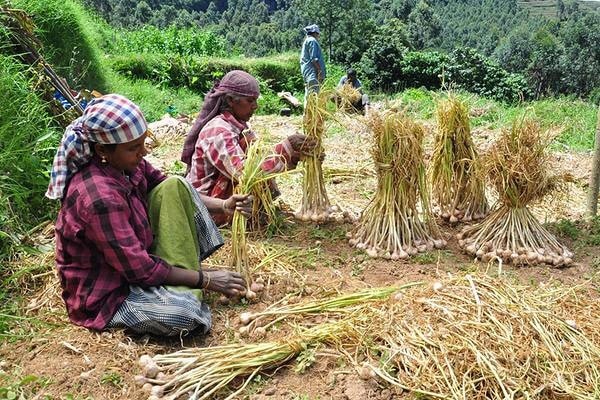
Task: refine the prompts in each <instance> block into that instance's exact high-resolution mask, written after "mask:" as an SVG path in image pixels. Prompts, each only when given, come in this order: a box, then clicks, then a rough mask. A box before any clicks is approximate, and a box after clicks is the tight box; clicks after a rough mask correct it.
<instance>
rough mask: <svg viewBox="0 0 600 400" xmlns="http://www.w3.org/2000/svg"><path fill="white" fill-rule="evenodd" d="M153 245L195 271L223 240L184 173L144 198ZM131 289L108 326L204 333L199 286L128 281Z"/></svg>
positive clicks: (207, 319)
mask: <svg viewBox="0 0 600 400" xmlns="http://www.w3.org/2000/svg"><path fill="white" fill-rule="evenodd" d="M148 216H149V220H150V225H151V227H152V231H153V232H154V244H153V247H152V249H151V253H152V254H154V255H156V256H158V257H160V258H162V259H163V260H165V261H166V262H168V263H169V264H171V265H176V266H179V267H183V268H188V269H193V270H198V269H199V267H200V261H202V260H204V259H205V258H206V257H208V256H210V255H211V254H212V253H213V252H214V251H215V250H217V249H218V248H219V247H221V246H222V245H223V238H222V237H221V234H220V233H219V230H218V228H217V226H216V225H215V223H214V222H213V220H212V218H211V217H210V215H209V213H208V210H207V209H206V206H205V205H204V203H202V201H201V200H200V196H199V195H198V193H197V192H196V190H195V189H194V188H193V187H192V186H191V185H190V184H189V183H188V182H187V181H186V180H185V179H183V178H181V177H171V178H168V179H166V180H165V181H164V182H162V183H161V184H160V185H158V186H157V187H156V188H154V190H152V192H150V195H149V198H148ZM129 289H130V293H129V295H128V296H127V298H126V299H125V301H124V302H123V304H121V306H120V307H119V309H118V310H117V312H116V314H115V315H114V316H113V318H112V319H111V321H110V322H109V323H108V325H107V326H106V327H107V328H127V329H129V330H131V331H133V332H136V333H140V334H145V333H149V334H154V335H160V336H174V335H183V334H186V333H188V332H191V331H197V332H198V333H201V334H206V333H207V332H208V331H209V330H210V327H211V315H210V310H209V308H208V306H207V305H206V304H205V303H203V302H202V301H201V300H200V299H199V293H198V292H199V291H192V290H189V289H187V288H173V287H165V286H159V287H149V288H142V287H140V286H136V285H130V287H129Z"/></svg>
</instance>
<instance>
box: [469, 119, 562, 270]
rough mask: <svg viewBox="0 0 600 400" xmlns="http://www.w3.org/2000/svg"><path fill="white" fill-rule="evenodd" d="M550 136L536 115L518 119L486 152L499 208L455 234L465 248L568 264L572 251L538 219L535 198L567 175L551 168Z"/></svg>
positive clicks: (522, 260)
mask: <svg viewBox="0 0 600 400" xmlns="http://www.w3.org/2000/svg"><path fill="white" fill-rule="evenodd" d="M549 144H550V137H549V135H547V134H545V133H544V132H542V130H541V127H540V124H539V122H538V121H536V120H534V119H523V120H517V121H515V122H514V123H513V125H512V128H511V129H510V130H505V131H504V132H503V134H502V136H501V137H500V139H498V141H497V142H496V143H495V144H494V145H493V147H492V148H491V149H490V151H489V153H488V155H487V156H486V157H485V160H484V161H485V162H484V164H485V170H486V171H487V174H488V176H489V179H490V181H491V182H492V183H493V185H494V187H495V189H496V191H497V192H498V197H499V204H500V207H499V208H498V209H497V210H496V211H494V212H492V213H491V214H489V215H488V216H487V217H486V218H485V219H484V220H483V221H481V222H479V223H478V224H475V225H473V226H468V227H465V228H463V230H462V231H461V232H460V233H459V234H458V235H457V237H458V239H459V242H458V243H459V246H460V247H461V248H463V249H464V250H465V251H466V252H467V253H469V254H472V255H474V256H476V257H477V258H480V259H482V260H483V261H486V262H487V261H489V260H492V259H495V258H499V259H501V260H502V261H503V262H505V263H508V262H511V263H514V264H517V265H525V264H542V263H546V264H550V265H554V266H561V265H568V264H570V263H571V262H572V258H573V253H571V251H569V250H568V249H567V248H566V247H565V246H563V245H562V244H560V243H559V242H558V240H556V238H555V237H554V236H553V235H552V234H551V233H550V232H548V230H546V228H544V227H543V226H542V224H541V223H540V222H539V221H538V220H537V219H536V218H535V216H534V215H533V214H532V213H531V211H530V210H529V208H528V205H529V204H531V203H532V202H535V201H538V200H540V199H542V198H543V197H544V196H546V195H548V194H550V193H552V192H554V191H556V190H558V189H560V188H561V184H562V183H563V182H564V180H565V179H566V175H553V174H551V173H550V170H551V168H550V163H549V161H550V160H549V158H550V155H549V152H548V146H549Z"/></svg>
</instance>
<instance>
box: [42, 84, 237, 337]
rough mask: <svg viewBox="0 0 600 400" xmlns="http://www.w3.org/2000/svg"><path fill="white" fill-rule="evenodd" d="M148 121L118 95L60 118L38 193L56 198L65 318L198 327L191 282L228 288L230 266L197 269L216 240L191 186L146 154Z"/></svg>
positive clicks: (142, 327)
mask: <svg viewBox="0 0 600 400" xmlns="http://www.w3.org/2000/svg"><path fill="white" fill-rule="evenodd" d="M147 131H148V126H147V123H146V120H145V118H144V116H143V114H142V112H141V110H140V109H139V108H138V106H137V105H135V104H134V103H132V102H131V101H130V100H128V99H126V98H125V97H123V96H120V95H115V94H111V95H106V96H103V97H100V98H98V99H94V100H93V101H92V102H90V103H89V105H88V106H87V108H86V109H85V111H84V113H83V115H82V116H81V117H80V118H78V119H76V120H75V121H74V122H73V123H72V124H71V125H69V127H67V129H66V131H65V134H64V135H63V138H62V141H61V144H60V146H59V148H58V150H57V153H56V156H55V158H54V163H53V167H52V171H51V179H50V184H49V187H48V191H47V193H46V196H47V197H49V198H51V199H58V200H61V208H60V211H59V213H58V217H57V221H56V264H57V269H58V275H59V277H60V283H61V286H62V297H63V299H64V301H65V304H66V308H67V312H68V315H69V318H70V320H71V321H72V322H73V323H75V324H77V325H82V326H84V327H87V328H90V329H94V330H104V329H107V328H128V329H131V330H133V331H134V332H137V333H151V334H156V335H165V336H171V335H179V334H182V333H187V332H190V331H193V330H197V331H199V332H201V333H206V332H207V331H208V330H209V328H210V326H211V315H210V311H209V309H208V307H207V305H206V304H204V303H202V302H201V301H199V300H198V299H197V298H196V296H195V295H194V294H192V293H191V292H190V291H175V290H173V289H171V288H167V287H165V285H179V286H184V287H187V288H202V289H207V290H213V291H217V292H220V293H223V294H225V295H228V296H235V295H238V294H240V293H241V292H243V291H244V290H245V287H244V286H245V285H244V281H243V279H242V278H241V276H240V275H239V274H237V273H232V272H228V271H219V270H203V269H201V268H200V260H202V259H203V258H205V257H208V256H209V255H210V254H211V253H212V252H214V251H215V250H216V249H217V248H219V247H220V246H221V245H222V244H223V240H222V238H221V236H220V234H219V232H218V230H217V228H216V226H215V224H214V222H213V221H212V220H211V219H210V216H209V215H208V212H207V209H206V207H204V205H203V203H202V202H201V201H200V198H199V197H198V195H197V193H196V191H195V190H194V189H193V188H192V187H191V186H190V185H189V184H188V183H187V182H186V181H185V180H184V179H181V178H179V179H178V178H177V177H172V178H167V177H166V176H165V175H163V174H162V173H161V172H160V171H159V170H157V169H155V168H154V167H153V166H152V165H150V163H148V162H147V161H146V160H145V159H144V156H145V155H146V149H145V147H144V140H145V138H146V133H147Z"/></svg>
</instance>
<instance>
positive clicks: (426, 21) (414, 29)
mask: <svg viewBox="0 0 600 400" xmlns="http://www.w3.org/2000/svg"><path fill="white" fill-rule="evenodd" d="M440 31H441V24H440V20H439V18H438V17H437V16H436V15H435V13H434V11H433V9H432V8H431V7H430V6H429V4H427V3H426V2H425V1H423V0H421V1H419V2H418V3H417V5H416V6H415V8H414V9H413V10H412V11H411V13H410V14H409V15H408V37H409V39H410V41H411V44H412V46H413V47H414V48H415V49H417V50H421V49H423V48H425V47H426V46H429V47H434V46H435V41H436V39H437V37H438V35H439V34H440Z"/></svg>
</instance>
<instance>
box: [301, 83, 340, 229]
mask: <svg viewBox="0 0 600 400" xmlns="http://www.w3.org/2000/svg"><path fill="white" fill-rule="evenodd" d="M329 96H330V94H329V93H328V92H326V91H321V92H319V93H310V94H309V95H308V98H307V99H306V109H305V111H304V121H303V123H304V134H305V135H306V136H308V137H309V138H313V139H315V140H316V142H317V145H316V146H315V149H314V150H313V151H312V153H311V154H309V155H306V156H305V157H304V159H303V164H304V179H303V181H302V203H301V206H300V210H299V211H297V212H296V213H294V216H295V218H297V219H299V220H301V221H313V222H326V221H328V220H330V219H331V213H332V212H335V211H337V208H336V207H332V206H331V205H330V202H329V197H328V196H327V191H326V190H325V179H324V178H323V166H322V161H321V160H322V155H323V135H324V132H325V118H326V116H327V101H328V99H329Z"/></svg>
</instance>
